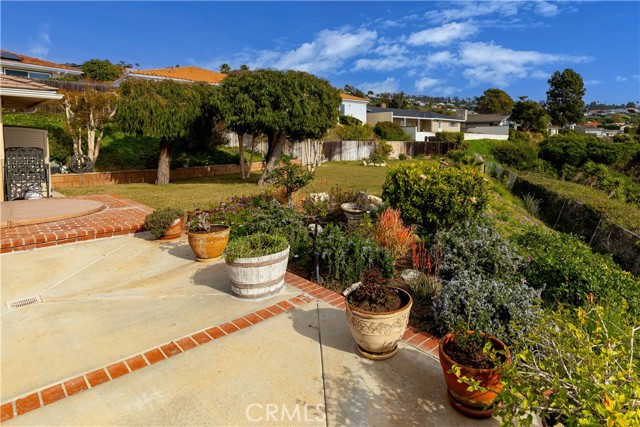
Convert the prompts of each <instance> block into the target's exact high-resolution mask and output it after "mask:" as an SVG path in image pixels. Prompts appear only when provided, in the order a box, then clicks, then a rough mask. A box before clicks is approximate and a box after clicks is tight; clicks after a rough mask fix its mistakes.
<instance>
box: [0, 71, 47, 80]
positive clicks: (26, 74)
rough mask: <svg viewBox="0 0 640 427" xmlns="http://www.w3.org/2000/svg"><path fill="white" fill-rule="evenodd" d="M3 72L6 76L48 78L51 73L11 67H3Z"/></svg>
mask: <svg viewBox="0 0 640 427" xmlns="http://www.w3.org/2000/svg"><path fill="white" fill-rule="evenodd" d="M4 73H5V74H6V75H7V76H16V77H28V78H30V79H49V78H51V73H38V72H36V71H23V70H13V69H11V68H5V69H4Z"/></svg>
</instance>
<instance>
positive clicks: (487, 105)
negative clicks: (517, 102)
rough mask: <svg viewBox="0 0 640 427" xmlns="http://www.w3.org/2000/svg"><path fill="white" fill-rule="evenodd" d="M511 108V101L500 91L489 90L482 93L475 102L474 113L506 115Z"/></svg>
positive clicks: (505, 93)
mask: <svg viewBox="0 0 640 427" xmlns="http://www.w3.org/2000/svg"><path fill="white" fill-rule="evenodd" d="M512 108H513V99H511V97H510V96H509V95H508V94H507V92H505V91H503V90H502V89H496V88H491V89H487V90H485V91H484V93H483V95H482V96H480V97H478V99H477V101H476V108H475V110H476V112H478V113H480V114H499V113H505V114H506V113H508V112H509V111H511V109H512Z"/></svg>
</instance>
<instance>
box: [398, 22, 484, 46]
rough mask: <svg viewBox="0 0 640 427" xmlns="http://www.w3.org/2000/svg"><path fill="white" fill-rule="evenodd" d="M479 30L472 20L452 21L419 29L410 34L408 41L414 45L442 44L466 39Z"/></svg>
mask: <svg viewBox="0 0 640 427" xmlns="http://www.w3.org/2000/svg"><path fill="white" fill-rule="evenodd" d="M477 32H478V28H477V26H476V24H474V23H472V22H451V23H449V24H444V25H442V26H441V27H436V28H429V29H427V30H422V31H418V32H417V33H413V34H411V35H410V36H409V39H408V42H409V44H411V45H414V46H420V45H425V44H428V45H434V46H442V45H446V44H450V43H453V42H455V41H457V40H464V39H466V38H467V37H469V36H471V35H473V34H475V33H477Z"/></svg>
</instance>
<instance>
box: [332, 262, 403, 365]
mask: <svg viewBox="0 0 640 427" xmlns="http://www.w3.org/2000/svg"><path fill="white" fill-rule="evenodd" d="M344 294H345V297H346V298H345V303H346V306H347V307H346V315H347V324H348V325H349V330H350V331H351V335H352V336H353V339H354V340H355V341H356V344H357V345H358V351H359V352H360V354H361V355H363V356H364V357H366V358H367V359H371V360H385V359H388V358H390V357H392V356H393V355H394V354H395V353H396V352H397V351H398V341H399V340H400V338H402V335H404V332H405V330H406V329H407V324H408V323H409V314H410V312H411V306H412V305H413V300H412V299H411V295H409V294H408V293H407V292H405V291H404V290H402V289H400V288H395V287H392V286H389V279H387V278H385V277H383V276H382V274H381V273H380V272H379V271H377V270H367V271H365V273H364V274H363V277H362V282H358V283H356V284H354V285H352V286H351V287H350V288H349V289H347V290H346V291H345V292H344Z"/></svg>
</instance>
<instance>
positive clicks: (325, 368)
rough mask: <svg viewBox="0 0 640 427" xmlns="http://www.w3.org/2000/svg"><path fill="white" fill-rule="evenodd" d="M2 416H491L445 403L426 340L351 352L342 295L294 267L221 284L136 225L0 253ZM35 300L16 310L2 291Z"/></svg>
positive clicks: (318, 421)
mask: <svg viewBox="0 0 640 427" xmlns="http://www.w3.org/2000/svg"><path fill="white" fill-rule="evenodd" d="M0 268H1V275H2V277H1V278H2V285H1V293H0V302H1V303H2V310H1V315H0V316H1V320H2V326H1V328H2V329H1V332H2V348H1V356H2V359H1V365H0V372H1V374H2V377H1V379H0V382H1V384H0V385H1V400H2V420H3V425H7V426H11V425H29V426H36V425H37V426H49V425H65V426H71V425H78V426H86V425H109V426H121V425H122V426H125V425H127V426H129V425H136V426H137V425H154V426H174V425H176V426H177V425H202V426H209V425H210V426H236V425H248V426H262V425H309V426H312V425H313V426H326V425H331V426H343V425H349V426H414V425H415V426H418V425H420V426H466V425H469V426H471V425H473V426H489V425H491V426H495V425H497V424H498V423H497V421H496V420H494V419H489V420H483V421H478V420H472V419H469V418H466V417H464V416H462V415H459V414H458V413H457V412H455V411H454V410H453V409H452V408H451V407H450V406H449V404H448V402H447V398H446V391H445V385H444V381H443V379H442V372H441V370H440V365H439V363H438V361H437V359H436V358H435V357H434V355H433V354H432V352H431V353H430V352H429V351H428V350H429V349H431V350H433V343H434V342H435V340H430V339H429V337H428V336H425V335H422V334H417V335H416V333H415V332H416V331H408V332H407V334H405V338H406V339H408V341H403V342H402V343H401V344H400V346H401V349H400V351H399V352H398V354H397V355H396V356H394V357H393V358H392V359H390V360H387V361H382V362H371V361H369V360H366V359H363V358H362V357H360V356H359V355H358V354H357V351H356V349H355V344H354V342H353V339H352V338H351V336H350V333H349V330H348V327H347V324H346V319H345V315H344V311H343V310H342V309H341V307H343V303H342V299H341V298H339V297H338V296H337V295H336V294H335V293H333V292H330V291H327V290H324V289H323V288H320V287H318V286H317V285H315V284H311V283H310V282H307V281H305V280H303V279H300V278H298V277H297V276H294V275H288V276H287V285H286V287H285V289H284V290H283V291H282V292H281V293H280V294H278V295H276V296H274V297H271V298H269V299H267V300H263V301H259V302H253V301H244V300H239V299H237V298H235V297H233V296H232V295H231V294H230V283H229V281H228V279H227V277H226V274H225V272H224V263H221V262H218V263H213V264H205V263H198V262H195V261H194V256H193V254H192V253H191V250H190V248H189V246H188V244H187V243H186V238H185V237H182V238H181V239H178V240H175V241H171V242H157V241H150V237H149V235H148V234H147V233H139V234H137V235H135V236H122V237H114V238H109V239H100V240H95V241H89V242H82V243H74V244H69V245H63V246H56V247H51V248H44V249H38V250H35V251H29V252H17V253H10V254H4V255H2V256H0ZM28 297H37V298H36V299H38V298H39V299H40V300H41V302H35V303H33V304H30V305H26V306H24V307H22V308H15V309H9V308H8V307H7V303H8V302H12V301H16V300H19V299H25V298H28Z"/></svg>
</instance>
